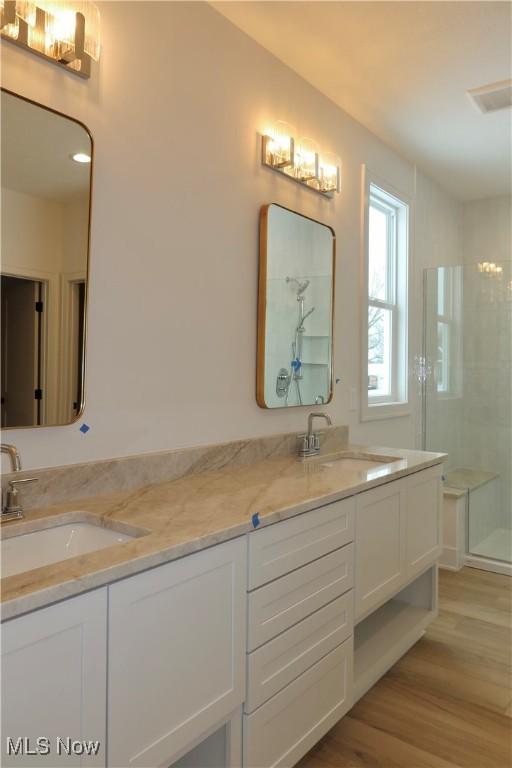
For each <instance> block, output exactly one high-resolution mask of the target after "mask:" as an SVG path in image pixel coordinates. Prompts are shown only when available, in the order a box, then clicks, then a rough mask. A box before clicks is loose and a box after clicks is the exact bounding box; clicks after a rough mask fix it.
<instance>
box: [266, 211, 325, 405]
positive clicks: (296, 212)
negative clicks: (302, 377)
mask: <svg viewBox="0 0 512 768" xmlns="http://www.w3.org/2000/svg"><path fill="white" fill-rule="evenodd" d="M273 206H275V207H277V208H282V209H283V210H284V211H288V212H289V213H294V214H296V215H297V216H302V218H304V219H308V221H312V222H313V223H314V224H319V225H320V226H322V227H326V228H327V229H328V230H329V231H330V232H331V235H332V292H331V339H330V346H329V352H330V373H329V397H328V399H327V400H326V401H325V403H323V404H322V405H327V404H328V403H330V402H331V401H332V398H333V394H334V388H333V378H334V374H333V371H334V364H333V353H334V299H335V295H336V293H335V283H336V233H335V231H334V229H333V228H332V227H331V226H330V225H329V224H325V223H324V222H322V221H318V220H317V219H313V218H312V217H311V216H305V215H304V214H303V213H298V211H294V210H292V209H291V208H287V207H286V206H284V205H280V204H279V203H268V204H267V205H264V206H262V208H261V210H260V227H259V238H260V242H259V268H258V330H257V353H256V402H257V403H258V405H259V407H260V408H265V409H266V410H275V409H276V408H309V407H311V404H304V405H299V404H298V405H283V406H274V407H270V406H268V405H267V404H266V402H265V353H266V350H265V334H266V318H267V262H268V258H267V257H268V254H267V242H268V217H269V211H270V209H271V208H272V207H273Z"/></svg>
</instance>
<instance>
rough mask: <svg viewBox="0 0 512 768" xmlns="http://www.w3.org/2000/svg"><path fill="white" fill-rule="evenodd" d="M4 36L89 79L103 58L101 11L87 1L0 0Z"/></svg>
mask: <svg viewBox="0 0 512 768" xmlns="http://www.w3.org/2000/svg"><path fill="white" fill-rule="evenodd" d="M0 29H1V32H2V37H3V38H4V39H5V40H9V41H10V42H12V43H15V44H16V45H19V46H20V47H21V48H26V49H27V50H29V51H32V53H35V54H37V55H38V56H42V57H43V58H45V59H47V60H49V61H52V62H53V63H55V64H59V65H60V66H63V67H65V68H66V69H68V70H70V71H71V72H74V73H75V74H76V75H79V76H80V77H90V75H91V61H92V60H94V61H98V59H99V56H100V12H99V10H98V8H97V6H96V5H94V3H91V2H87V0H75V2H73V1H72V0H36V2H32V1H31V0H0Z"/></svg>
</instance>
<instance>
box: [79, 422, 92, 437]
mask: <svg viewBox="0 0 512 768" xmlns="http://www.w3.org/2000/svg"><path fill="white" fill-rule="evenodd" d="M89 430H90V426H89V425H88V424H86V423H85V422H84V423H83V424H82V426H81V427H80V432H81V433H82V435H86V434H87V432H88V431H89Z"/></svg>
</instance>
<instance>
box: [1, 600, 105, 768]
mask: <svg viewBox="0 0 512 768" xmlns="http://www.w3.org/2000/svg"><path fill="white" fill-rule="evenodd" d="M1 631H2V660H1V667H2V752H1V760H0V763H1V764H2V765H3V766H5V767H6V768H7V766H17V768H19V766H31V765H48V766H50V765H51V766H52V768H54V767H55V768H57V766H104V765H105V759H106V756H105V746H106V738H105V736H106V734H105V722H106V694H107V690H106V674H107V589H106V588H102V589H97V590H94V591H93V592H88V593H86V594H84V595H79V596H78V597H74V598H71V599H69V600H65V601H64V602H61V603H57V604H55V605H52V606H49V607H48V608H42V609H41V610H37V611H34V612H33V613H29V614H26V615H24V616H20V617H18V618H15V619H11V620H10V621H5V622H4V623H3V624H2V630H1ZM19 738H21V739H23V742H22V745H21V746H19V744H18V750H19V751H18V754H17V755H15V754H11V755H9V754H7V753H8V739H11V740H12V742H13V743H14V744H16V742H17V740H18V739H19ZM38 738H40V739H43V741H40V742H39V743H38V742H37V739H38ZM68 739H69V740H70V741H68ZM96 741H97V742H99V746H98V748H97V749H96V746H95V745H94V744H93V742H96ZM20 750H22V751H20ZM29 750H31V751H32V752H34V751H35V752H36V754H33V755H30V754H27V752H28V751H29ZM46 750H49V751H46ZM68 751H70V752H71V754H68ZM87 751H90V752H91V754H87ZM37 752H39V754H37ZM80 752H82V754H80Z"/></svg>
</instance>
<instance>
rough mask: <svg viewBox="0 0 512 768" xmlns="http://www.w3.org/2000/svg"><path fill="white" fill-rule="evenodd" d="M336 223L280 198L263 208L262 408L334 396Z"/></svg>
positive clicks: (259, 386)
mask: <svg viewBox="0 0 512 768" xmlns="http://www.w3.org/2000/svg"><path fill="white" fill-rule="evenodd" d="M335 242H336V239H335V235H334V230H333V229H332V228H331V227H329V226H327V225H326V224H321V223H320V222H318V221H314V220H313V219H310V218H308V217H307V216H302V215H301V214H299V213H295V212H294V211H290V210H288V209H287V208H283V207H282V206H280V205H276V204H271V205H266V206H264V207H263V208H262V210H261V216H260V265H259V296H258V360H257V380H256V399H257V401H258V405H260V406H261V407H262V408H285V407H290V406H300V405H320V404H323V403H328V402H329V401H330V400H331V398H332V347H333V312H334V263H335Z"/></svg>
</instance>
